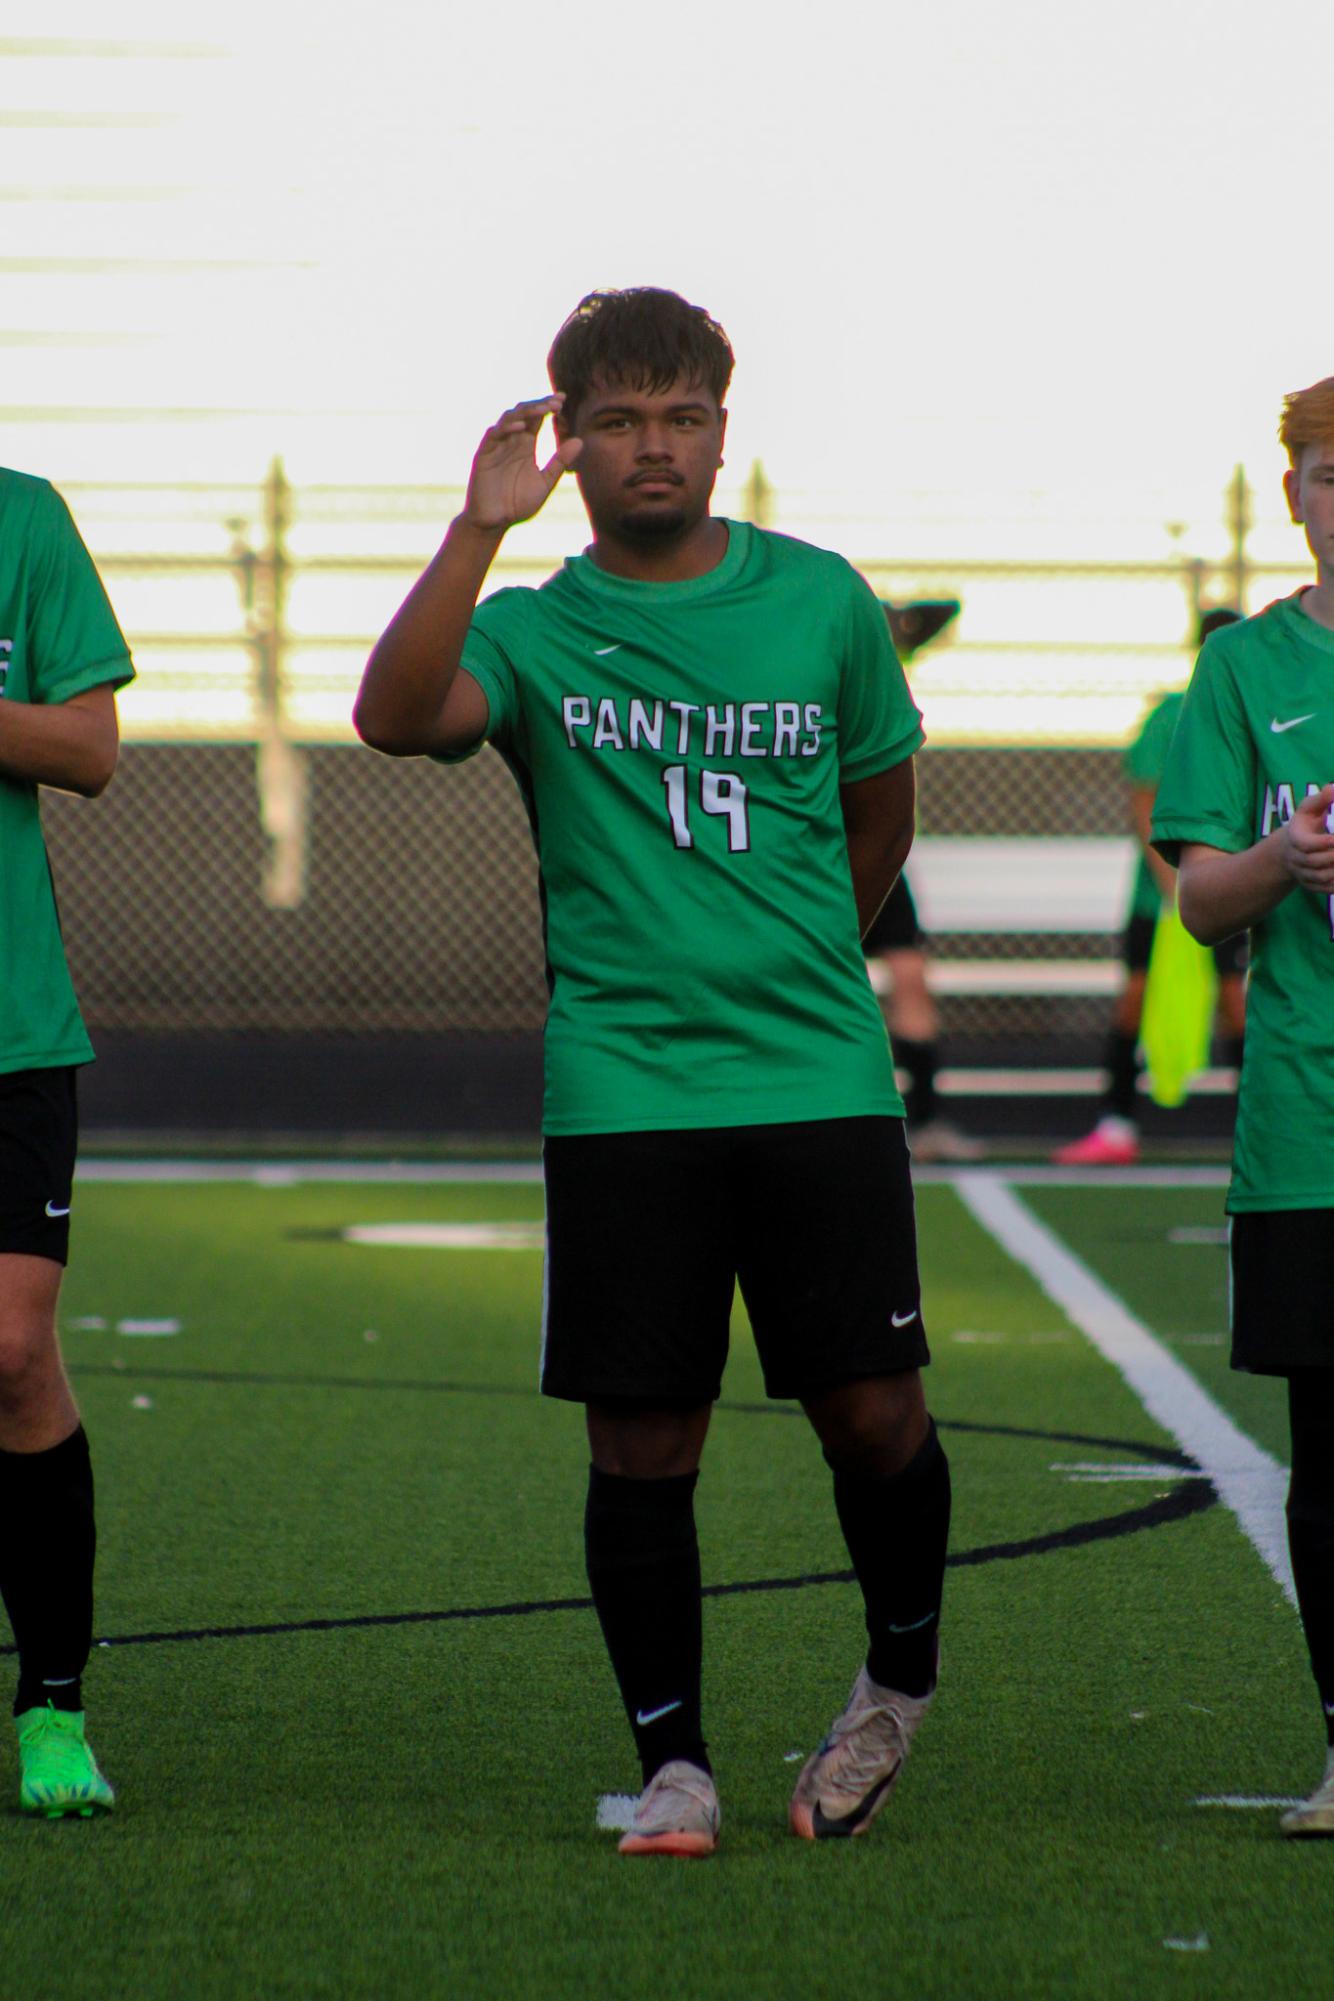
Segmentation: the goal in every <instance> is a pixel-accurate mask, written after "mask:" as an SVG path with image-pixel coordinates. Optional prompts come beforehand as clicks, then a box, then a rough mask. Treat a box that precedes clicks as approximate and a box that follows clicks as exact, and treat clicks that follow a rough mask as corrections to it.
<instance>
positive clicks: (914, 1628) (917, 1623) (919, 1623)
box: [885, 1612, 936, 1633]
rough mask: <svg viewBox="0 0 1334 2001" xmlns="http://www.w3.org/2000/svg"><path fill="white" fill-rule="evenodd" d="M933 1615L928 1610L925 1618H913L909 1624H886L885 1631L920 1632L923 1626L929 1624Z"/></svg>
mask: <svg viewBox="0 0 1334 2001" xmlns="http://www.w3.org/2000/svg"><path fill="white" fill-rule="evenodd" d="M935 1616H936V1615H935V1613H934V1612H928V1613H927V1615H926V1617H925V1619H914V1620H913V1622H912V1624H911V1626H886V1628H885V1631H886V1632H887V1633H920V1632H921V1630H922V1628H923V1626H929V1625H930V1624H931V1621H932V1620H933V1619H934V1618H935Z"/></svg>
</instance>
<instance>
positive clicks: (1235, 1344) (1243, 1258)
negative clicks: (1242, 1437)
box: [1230, 1209, 1334, 1376]
mask: <svg viewBox="0 0 1334 2001" xmlns="http://www.w3.org/2000/svg"><path fill="white" fill-rule="evenodd" d="M1231 1221H1232V1228H1231V1232H1230V1236H1231V1257H1232V1366H1233V1368H1234V1369H1246V1370H1248V1371H1249V1373H1250V1374H1251V1375H1255V1376H1286V1375H1287V1374H1288V1373H1289V1371H1290V1370H1292V1369H1328V1368H1334V1209H1247V1210H1245V1211H1243V1213H1242V1214H1240V1215H1237V1216H1233V1217H1232V1219H1231Z"/></svg>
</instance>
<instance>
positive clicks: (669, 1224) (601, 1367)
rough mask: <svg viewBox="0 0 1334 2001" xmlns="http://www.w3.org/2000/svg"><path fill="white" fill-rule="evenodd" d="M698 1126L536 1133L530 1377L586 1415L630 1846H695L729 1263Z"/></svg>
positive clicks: (702, 1843)
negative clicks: (702, 1523)
mask: <svg viewBox="0 0 1334 2001" xmlns="http://www.w3.org/2000/svg"><path fill="white" fill-rule="evenodd" d="M709 1155H710V1142H709V1137H708V1136H707V1135H700V1134H694V1133H685V1134H673V1133H627V1134H609V1135H594V1136H588V1137H582V1138H578V1139H553V1140H549V1141H548V1142H547V1148H546V1162H547V1226H548V1249H547V1308H546V1329H545V1341H544V1359H543V1388H544V1390H545V1391H546V1392H547V1393H548V1394H549V1395H555V1396H561V1397H571V1398H577V1399H578V1400H579V1401H581V1402H583V1403H584V1405H585V1407H586V1412H587V1424H588V1436H589V1445H590V1456H591V1461H592V1463H591V1465H590V1468H589V1483H588V1496H587V1503H586V1508H585V1516H584V1528H585V1556H586V1562H587V1568H588V1578H589V1585H590V1589H591V1591H592V1595H593V1602H594V1605H595V1606H596V1609H597V1613H598V1618H599V1621H600V1623H601V1626H602V1631H603V1636H604V1638H605V1640H606V1644H607V1650H608V1654H609V1655H610V1658H611V1664H612V1668H613V1671H614V1672H615V1675H616V1680H617V1684H618V1686H619V1688H620V1691H621V1698H622V1701H623V1703H624V1705H625V1711H626V1715H627V1718H628V1720H629V1723H630V1729H631V1732H632V1735H633V1737H634V1740H635V1747H636V1750H637V1752H638V1754H639V1759H640V1767H641V1773H642V1778H643V1784H644V1788H645V1790H644V1795H643V1797H642V1798H641V1800H640V1803H639V1808H638V1809H637V1811H636V1815H635V1822H634V1825H633V1826H632V1827H631V1830H630V1832H629V1833H628V1834H627V1836H626V1838H625V1840H624V1841H623V1843H622V1848H623V1850H625V1852H627V1853H653V1852H665V1853H672V1854H706V1853H708V1852H710V1851H711V1849H712V1848H713V1845H714V1839H715V1836H716V1832H717V1825H718V1808H717V1799H716V1795H715V1794H714V1791H713V1782H712V1777H711V1773H710V1767H709V1759H708V1752H707V1748H706V1744H705V1739H704V1731H703V1723H702V1718H701V1697H700V1682H701V1655H702V1634H701V1616H700V1571H699V1545H698V1541H697V1538H696V1532H695V1514H694V1494H695V1485H696V1481H697V1478H698V1468H699V1457H700V1451H701V1449H702V1447H703V1443H704V1438H705V1435H706V1433H707V1430H708V1423H709V1417H710V1413H711V1408H712V1404H713V1400H714V1399H715V1397H716V1396H717V1394H718V1388H719V1385H720V1382H721V1376H722V1366H723V1362H724V1360H725V1358H726V1352H727V1323H728V1316H729V1313H730V1309H731V1300H732V1291H733V1276H732V1266H731V1262H730V1258H729V1254H728V1250H727V1245H726V1234H727V1220H726V1210H727V1203H726V1196H725V1191H724V1189H723V1188H722V1187H721V1186H720V1185H718V1184H717V1183H716V1180H715V1178H714V1169H713V1167H712V1166H711V1163H710V1158H709Z"/></svg>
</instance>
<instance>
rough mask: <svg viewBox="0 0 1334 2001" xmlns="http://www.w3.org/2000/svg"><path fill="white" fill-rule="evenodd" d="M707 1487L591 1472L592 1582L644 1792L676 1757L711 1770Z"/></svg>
mask: <svg viewBox="0 0 1334 2001" xmlns="http://www.w3.org/2000/svg"><path fill="white" fill-rule="evenodd" d="M698 1478H699V1475H698V1474H697V1473H682V1474H679V1475H677V1476H675V1477H674V1478H671V1479H667V1480H628V1479H625V1478H624V1477H622V1475H620V1474H618V1473H601V1472H599V1471H598V1469H597V1467H596V1466H590V1468H589V1471H588V1505H587V1508H586V1509H585V1512H584V1552H585V1559H586V1562H587V1565H588V1581H589V1584H590V1585H591V1586H592V1589H593V1603H594V1605H595V1606H596V1607H597V1615H598V1618H599V1619H600V1621H601V1622H602V1636H603V1638H604V1639H605V1641H606V1642H607V1652H608V1653H609V1654H610V1655H611V1664H612V1667H613V1668H614V1669H615V1671H616V1679H617V1681H618V1682H619V1683H620V1689H621V1699H622V1701H623V1702H624V1704H625V1713H626V1715H627V1716H628V1717H629V1719H630V1728H631V1730H632V1731H633V1732H634V1739H635V1748H636V1750H637V1751H638V1752H639V1762H640V1764H641V1766H642V1768H643V1774H644V1784H645V1785H647V1784H648V1782H649V1780H650V1779H651V1778H652V1777H653V1775H654V1773H655V1772H657V1771H659V1770H660V1769H661V1767H662V1766H663V1765H666V1764H670V1762H671V1760H672V1759H673V1758H687V1759H689V1761H690V1763H691V1764H692V1765H699V1766H700V1767H701V1768H702V1769H703V1770H704V1771H706V1772H707V1771H710V1770H711V1769H712V1767H711V1766H710V1764H709V1759H708V1753H707V1751H706V1749H705V1745H704V1735H703V1725H702V1724H701V1721H700V1663H701V1658H702V1654H703V1635H702V1626H701V1618H700V1578H699V1543H698V1541H697V1539H696V1536H695V1482H696V1481H697V1480H698Z"/></svg>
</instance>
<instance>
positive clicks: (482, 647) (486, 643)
mask: <svg viewBox="0 0 1334 2001" xmlns="http://www.w3.org/2000/svg"><path fill="white" fill-rule="evenodd" d="M531 595H532V593H531V592H529V591H522V590H510V591H497V592H496V593H495V594H494V596H492V597H489V598H487V599H486V600H485V602H484V603H482V604H479V605H478V607H477V610H476V611H475V613H474V614H473V621H472V624H471V625H470V626H469V627H468V637H467V638H466V639H465V640H464V642H463V656H462V658H461V660H460V661H459V665H460V666H461V667H462V669H463V671H464V672H465V673H466V674H471V675H472V678H473V680H474V681H475V682H476V683H477V685H478V687H479V688H480V689H481V691H482V693H483V694H484V695H485V696H486V707H487V724H486V735H485V736H484V737H482V738H481V739H480V740H479V741H478V742H477V743H475V744H471V745H470V746H469V748H468V749H467V750H461V751H456V752H454V753H453V754H448V753H441V754H439V755H438V756H437V758H436V762H437V763H438V764H463V763H464V762H465V761H466V760H467V759H468V758H470V757H476V755H477V753H478V751H479V750H480V749H481V748H482V744H484V743H490V744H494V745H495V747H496V749H497V750H503V749H504V748H505V746H506V744H507V743H508V742H509V740H510V738H511V737H512V735H513V732H514V727H515V723H516V722H517V720H518V713H519V690H518V682H517V680H516V678H515V669H516V666H517V665H518V663H519V661H520V660H521V658H522V655H523V648H524V642H525V638H526V635H527V627H528V621H527V617H526V602H525V601H526V600H527V599H528V598H529V597H530V596H531Z"/></svg>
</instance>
